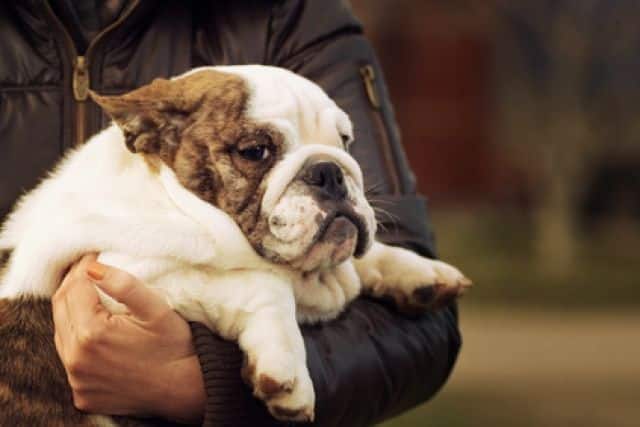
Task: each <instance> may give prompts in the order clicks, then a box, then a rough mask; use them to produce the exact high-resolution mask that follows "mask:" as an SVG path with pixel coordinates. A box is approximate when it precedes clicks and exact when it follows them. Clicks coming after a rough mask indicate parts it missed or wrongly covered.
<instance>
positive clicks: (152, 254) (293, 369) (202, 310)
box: [0, 65, 471, 421]
mask: <svg viewBox="0 0 640 427" xmlns="http://www.w3.org/2000/svg"><path fill="white" fill-rule="evenodd" d="M91 95H92V98H93V100H94V101H95V102H96V103H98V104H99V105H100V106H101V107H102V108H103V109H104V111H105V112H106V113H107V114H108V115H109V116H110V117H111V118H112V119H113V124H112V125H111V126H110V127H108V128H106V129H105V130H104V131H102V132H101V133H99V134H97V135H96V136H94V137H93V138H91V139H90V140H89V141H88V142H87V143H86V144H85V145H84V146H82V147H80V148H78V149H76V150H74V151H72V152H70V153H69V154H68V155H67V156H66V158H65V159H64V160H63V161H62V162H61V163H60V165H59V166H58V167H57V168H56V169H55V170H54V171H53V173H51V175H50V176H49V177H48V178H47V179H45V180H44V181H43V182H42V183H41V184H40V185H39V186H38V187H37V188H36V189H35V190H33V191H32V192H30V193H29V194H27V195H25V196H24V197H23V198H22V199H21V200H20V201H19V203H18V204H17V206H16V208H15V209H14V211H13V212H12V214H11V215H10V216H9V217H8V220H7V222H6V223H5V224H4V226H3V227H2V231H1V233H0V250H6V251H11V256H10V258H9V261H8V264H7V266H6V268H5V272H4V274H3V276H2V279H1V282H0V283H1V284H0V298H4V299H8V300H12V299H16V298H20V297H25V296H37V297H45V298H50V297H51V296H52V295H53V293H54V292H55V290H56V288H57V286H58V284H59V283H60V282H61V280H62V277H63V275H64V273H65V271H66V270H67V269H68V268H69V266H70V265H71V264H72V263H74V262H75V261H76V260H78V258H79V257H81V256H82V255H83V254H85V253H88V252H99V253H100V257H99V260H100V261H101V262H103V263H105V264H110V265H113V266H115V267H118V268H121V269H124V270H126V271H128V272H130V273H132V274H133V275H135V276H137V277H138V278H139V279H140V280H142V281H143V282H144V283H145V284H147V285H148V286H150V287H153V288H155V289H157V290H159V291H161V292H162V293H163V294H164V295H165V296H166V299H167V301H168V302H169V304H170V305H171V306H172V307H173V308H174V309H175V310H176V311H177V312H179V313H180V314H181V315H182V316H183V317H184V318H185V319H188V320H190V321H197V322H202V323H204V324H205V325H207V326H208V327H209V328H211V329H212V330H213V331H215V332H216V333H218V334H219V335H221V336H222V337H224V338H226V339H230V340H236V341H237V342H238V344H239V346H240V348H241V349H242V351H243V352H244V354H245V364H244V368H243V370H242V375H243V378H245V380H246V381H247V382H248V383H249V385H250V386H251V387H252V388H253V392H254V394H255V396H257V397H258V398H260V399H262V400H263V401H264V402H265V403H266V405H267V407H268V409H269V411H270V412H271V414H272V415H273V416H274V417H276V418H278V419H280V420H289V421H311V420H313V419H314V403H315V395H314V389H313V384H312V382H311V379H310V377H309V372H308V370H307V366H306V355H305V347H304V343H303V340H302V336H301V333H300V329H299V327H298V323H299V322H320V321H328V320H330V319H333V318H335V317H336V316H338V314H339V313H340V312H341V311H342V310H344V308H345V307H346V306H347V304H349V302H350V301H352V300H353V299H354V298H356V297H357V296H358V295H359V294H360V293H361V292H364V293H366V294H369V295H372V296H374V297H379V298H386V299H392V300H393V301H395V303H396V304H397V306H398V307H399V308H400V309H401V310H404V311H407V312H410V313H416V312H421V311H424V310H429V309H435V308H437V307H438V306H440V305H442V304H444V303H446V302H448V301H450V300H451V299H452V298H455V297H456V296H458V295H460V294H461V293H462V292H463V291H464V289H465V288H467V287H468V286H470V284H471V282H470V281H469V280H468V279H467V278H465V276H464V275H463V274H462V273H460V272H459V271H458V270H457V269H456V268H454V267H452V266H450V265H448V264H445V263H444V262H440V261H435V260H431V259H426V258H423V257H420V256H418V255H416V254H414V253H412V252H410V251H408V250H405V249H401V248H397V247H391V246H387V245H384V244H382V243H379V242H376V241H375V232H376V219H375V215H374V210H373V209H372V207H371V206H370V204H369V203H368V202H367V199H366V197H365V191H364V187H363V185H364V184H363V177H362V172H361V170H360V168H359V166H358V164H357V163H356V161H355V160H354V159H353V158H352V157H351V156H350V155H349V153H348V147H349V145H350V144H351V143H352V142H353V129H352V125H351V122H350V120H349V117H348V116H347V114H345V113H344V112H343V111H342V110H341V109H340V108H338V107H337V106H336V104H335V103H334V102H333V101H332V100H331V99H330V98H329V97H328V96H327V95H326V94H325V93H324V92H323V91H322V90H321V89H320V88H319V87H318V86H316V85H315V84H314V83H312V82H310V81H308V80H306V79H304V78H302V77H300V76H298V75H296V74H294V73H291V72H289V71H286V70H284V69H280V68H275V67H267V66H257V65H251V66H228V67H204V68H198V69H194V70H192V71H190V72H188V73H186V74H183V75H181V76H179V77H176V78H173V79H170V80H166V79H157V80H155V81H153V82H152V83H151V84H149V85H147V86H144V87H142V88H140V89H137V90H134V91H132V92H130V93H128V94H125V95H122V96H101V95H98V94H95V93H92V94H91ZM102 299H103V302H104V304H105V306H107V307H108V308H109V309H110V310H111V311H112V312H116V313H117V312H121V311H123V310H124V307H123V306H122V305H121V304H119V303H118V302H117V301H113V300H111V299H110V298H109V297H108V296H106V295H104V294H102Z"/></svg>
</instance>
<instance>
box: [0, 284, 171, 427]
mask: <svg viewBox="0 0 640 427" xmlns="http://www.w3.org/2000/svg"><path fill="white" fill-rule="evenodd" d="M116 423H117V424H118V425H119V426H123V427H124V426H131V427H134V426H158V425H167V424H164V422H161V421H157V420H150V419H148V420H144V421H143V420H138V419H135V418H124V417H118V418H117V419H116ZM0 425H1V426H54V427H67V426H68V427H71V426H74V427H76V426H94V424H93V421H92V419H91V417H90V416H89V415H87V414H85V413H83V412H81V411H79V410H77V409H76V408H75V407H74V406H73V400H72V394H71V389H70V387H69V384H68V382H67V377H66V374H65V371H64V368H63V366H62V362H61V361H60V360H59V359H58V357H57V352H56V349H55V345H54V342H53V320H52V312H51V302H50V301H49V300H46V299H41V298H35V297H22V298H18V299H15V300H6V299H0Z"/></svg>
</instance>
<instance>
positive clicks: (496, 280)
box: [381, 214, 640, 427]
mask: <svg viewBox="0 0 640 427" xmlns="http://www.w3.org/2000/svg"><path fill="white" fill-rule="evenodd" d="M435 222H436V229H437V231H438V236H439V248H440V255H441V256H442V257H443V258H445V259H450V260H451V261H453V263H454V264H458V265H459V266H460V267H461V268H462V269H463V270H464V271H465V272H468V274H469V275H470V276H471V277H472V278H474V279H475V281H476V283H477V286H476V287H475V288H474V289H473V291H472V292H470V293H469V294H468V295H466V296H465V297H464V299H463V300H462V301H461V303H460V327H461V330H462V333H463V337H464V344H463V348H462V352H461V356H460V359H459V361H458V364H457V366H456V369H455V370H454V373H453V375H452V377H451V379H450V381H449V383H448V384H447V385H446V386H445V387H444V389H443V390H442V391H441V393H439V394H438V395H437V396H436V397H435V398H434V399H433V400H432V401H431V402H428V403H426V404H424V405H421V406H420V407H418V408H416V409H414V410H413V411H410V412H408V413H406V414H404V415H403V416H401V417H398V418H396V419H394V420H391V421H388V422H386V423H384V424H382V425H381V426H383V427H407V426H429V427H472V426H473V427H475V426H478V427H484V426H497V427H534V426H535V427H538V426H543V427H566V426H580V427H582V426H589V427H600V426H601V427H626V426H629V427H631V426H636V425H639V423H640V405H638V397H637V396H638V390H640V310H638V307H639V304H640V298H638V295H639V294H640V292H639V289H638V288H637V285H640V283H637V282H639V281H640V280H638V279H640V259H639V256H640V255H639V254H638V253H637V250H631V246H628V245H627V244H628V241H629V240H633V239H635V238H634V237H632V236H629V235H624V236H618V237H614V238H613V239H611V238H606V239H604V240H603V239H602V238H601V237H599V238H597V239H598V241H597V242H594V240H593V239H595V237H593V236H591V237H590V239H591V240H590V244H587V243H585V242H586V241H583V244H581V246H580V248H579V253H578V256H577V258H576V259H577V261H576V264H575V265H574V266H572V267H571V268H570V269H569V270H568V272H566V273H565V274H563V275H560V276H558V275H557V273H553V274H552V273H549V272H545V271H544V266H542V268H540V265H541V264H540V259H539V258H538V257H537V256H535V254H534V253H532V250H531V248H532V246H533V245H531V244H530V243H531V242H530V239H531V232H529V231H527V228H526V223H525V222H524V221H519V220H518V219H514V218H513V217H511V218H505V217H502V218H497V217H495V216H494V217H492V216H490V215H489V216H482V215H481V216H478V215H474V216H473V217H470V216H469V215H458V216H456V215H453V216H451V215H443V214H437V215H436V217H435ZM609 237H610V236H609ZM637 247H638V246H636V248H637ZM542 262H544V259H543V260H542Z"/></svg>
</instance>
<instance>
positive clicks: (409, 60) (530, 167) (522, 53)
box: [351, 0, 640, 222]
mask: <svg viewBox="0 0 640 427" xmlns="http://www.w3.org/2000/svg"><path fill="white" fill-rule="evenodd" d="M351 4H352V6H353V8H354V10H355V12H356V14H357V15H358V16H359V17H360V18H361V20H362V21H363V23H364V25H365V31H366V33H367V34H368V36H369V37H370V38H371V39H372V41H373V43H374V45H375V47H376V50H377V52H378V54H379V57H380V60H381V63H382V66H383V69H384V71H385V73H386V79H387V82H388V85H389V88H390V93H391V96H392V99H393V101H394V104H395V107H396V115H397V119H398V122H399V124H400V128H401V130H402V133H403V137H404V144H405V147H406V150H407V153H408V155H409V159H410V162H411V164H412V166H413V168H414V170H415V172H416V175H417V177H418V180H419V189H420V191H422V192H423V193H425V194H426V195H428V196H429V197H430V198H431V200H432V202H433V204H434V205H436V206H450V205H460V204H463V205H469V204H470V203H471V204H487V203H488V204H497V205H498V206H509V207H512V206H515V207H516V208H525V210H532V209H531V208H533V210H536V209H541V210H547V211H553V212H555V213H554V214H553V215H556V216H558V215H565V216H568V217H579V216H587V217H593V216H594V215H596V216H597V215H605V216H606V215H609V214H612V215H618V213H619V212H620V211H624V212H626V213H629V212H630V213H632V214H633V215H635V216H636V217H640V176H639V175H638V170H640V142H639V141H638V138H640V126H639V125H638V123H639V121H638V120H637V119H636V117H637V116H638V113H640V111H639V110H640V101H638V100H639V99H640V97H639V96H638V95H640V93H639V92H640V84H639V80H638V79H637V75H638V74H640V55H638V53H637V52H638V49H640V31H639V30H638V26H637V23H635V22H634V21H635V19H636V17H637V16H638V12H640V2H637V1H633V0H585V1H579V2H576V1H569V0H559V1H556V0H522V1H517V2H513V1H507V0H483V1H480V0H475V1H474V0H397V1H392V0H375V1H372V0H368V1H365V0H352V1H351ZM609 187H611V188H609ZM608 190H611V191H608ZM562 210H564V211H565V213H564V214H562V213H561V212H560V211H562ZM567 212H571V214H568V213H567ZM566 221H570V219H567V220H566ZM566 221H565V222H566Z"/></svg>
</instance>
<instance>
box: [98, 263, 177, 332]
mask: <svg viewBox="0 0 640 427" xmlns="http://www.w3.org/2000/svg"><path fill="white" fill-rule="evenodd" d="M87 276H88V277H89V278H90V279H91V281H92V282H93V283H95V284H96V286H98V287H99V288H100V289H101V290H102V291H104V292H105V293H106V294H107V295H109V296H110V297H112V298H113V299H115V300H116V301H118V302H120V303H122V304H124V305H126V306H127V308H128V309H129V311H130V312H131V314H132V315H134V316H135V317H137V318H138V319H140V320H147V321H151V320H155V319H157V318H158V317H160V316H162V315H164V314H165V313H166V312H167V309H171V307H170V306H169V304H168V303H167V301H166V300H165V299H164V298H163V297H162V296H161V295H160V294H159V293H158V292H157V291H155V290H153V289H151V288H149V287H148V286H146V285H145V284H144V283H142V282H141V281H140V280H138V278H136V277H135V276H133V275H131V274H129V273H127V272H126V271H123V270H120V269H117V268H115V267H111V266H108V265H105V264H101V263H99V262H97V261H91V262H89V263H88V265H87Z"/></svg>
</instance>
